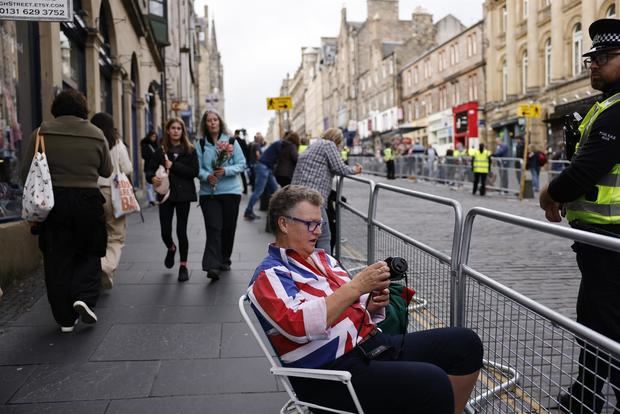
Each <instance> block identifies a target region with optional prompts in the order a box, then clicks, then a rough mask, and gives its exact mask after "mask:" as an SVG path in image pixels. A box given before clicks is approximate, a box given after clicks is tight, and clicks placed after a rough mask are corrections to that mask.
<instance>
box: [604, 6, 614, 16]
mask: <svg viewBox="0 0 620 414" xmlns="http://www.w3.org/2000/svg"><path fill="white" fill-rule="evenodd" d="M605 17H607V18H608V19H615V18H616V5H615V4H612V5H611V6H609V7H608V8H607V11H606V12H605Z"/></svg>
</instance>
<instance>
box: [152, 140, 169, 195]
mask: <svg viewBox="0 0 620 414" xmlns="http://www.w3.org/2000/svg"><path fill="white" fill-rule="evenodd" d="M164 159H165V160H168V155H166V153H165V152H164ZM155 177H157V178H159V180H160V183H159V185H155V184H153V189H154V190H155V192H156V193H157V194H160V195H161V196H162V197H158V200H159V202H160V203H163V202H165V201H166V200H167V199H168V197H169V196H170V178H169V177H168V170H166V168H165V167H164V166H163V165H160V166H159V167H158V168H157V171H155Z"/></svg>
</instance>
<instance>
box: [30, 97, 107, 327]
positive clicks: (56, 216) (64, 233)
mask: <svg viewBox="0 0 620 414" xmlns="http://www.w3.org/2000/svg"><path fill="white" fill-rule="evenodd" d="M52 115H54V118H55V119H54V120H52V121H46V122H43V123H42V124H41V127H40V128H39V132H40V133H41V135H43V137H44V139H45V149H46V157H47V159H48V162H49V169H50V174H51V177H52V183H53V186H54V208H52V210H51V211H50V213H49V215H48V216H47V219H46V220H45V221H44V222H43V223H41V224H39V225H38V228H37V230H38V233H39V248H40V249H41V252H42V253H43V269H44V272H45V285H46V287H47V298H48V300H49V303H50V306H51V308H52V314H53V315H54V319H55V320H56V322H57V323H58V324H59V325H60V330H61V332H72V331H73V328H74V326H75V325H76V324H77V322H78V318H81V320H82V322H84V323H91V324H92V323H95V322H97V315H95V313H94V312H93V308H94V307H95V305H96V304H97V299H98V298H99V286H100V277H101V276H100V273H101V257H104V256H105V255H106V247H107V233H106V223H105V216H104V212H103V203H104V201H105V199H104V198H103V196H102V195H101V192H100V191H99V186H98V185H97V180H98V179H99V176H102V177H109V176H110V175H111V174H112V161H111V159H110V150H109V148H108V143H107V141H106V138H105V136H104V135H103V132H102V131H101V130H100V129H99V128H97V127H96V126H94V125H93V124H91V123H90V122H89V121H88V105H87V103H86V98H85V97H84V95H82V94H81V93H80V92H78V91H75V90H66V91H62V92H61V93H60V94H59V95H58V96H56V98H55V99H54V102H53V103H52ZM35 137H36V131H35V132H34V133H33V134H32V136H31V139H32V141H30V142H24V146H23V148H24V158H23V160H24V161H26V162H23V163H22V165H23V166H24V167H23V170H22V179H23V180H24V181H25V180H26V177H27V176H28V171H29V167H30V160H32V158H33V155H34V141H35V140H34V138H35Z"/></svg>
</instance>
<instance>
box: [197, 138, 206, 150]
mask: <svg viewBox="0 0 620 414" xmlns="http://www.w3.org/2000/svg"><path fill="white" fill-rule="evenodd" d="M198 142H199V143H200V149H201V150H202V153H203V154H204V152H205V139H204V138H200V139H199V140H198Z"/></svg>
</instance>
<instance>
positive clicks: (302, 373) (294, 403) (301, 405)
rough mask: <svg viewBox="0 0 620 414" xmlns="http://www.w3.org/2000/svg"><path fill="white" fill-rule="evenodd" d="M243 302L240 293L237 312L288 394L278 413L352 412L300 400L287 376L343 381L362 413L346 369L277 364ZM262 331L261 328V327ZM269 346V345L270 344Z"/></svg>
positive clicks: (360, 413) (361, 411)
mask: <svg viewBox="0 0 620 414" xmlns="http://www.w3.org/2000/svg"><path fill="white" fill-rule="evenodd" d="M245 302H247V303H248V305H249V303H250V300H249V299H248V297H247V295H242V296H241V297H240V298H239V312H241V315H242V316H243V320H244V321H245V323H246V324H247V325H248V328H250V331H251V332H252V334H253V335H254V338H255V339H256V342H258V345H259V346H260V349H261V350H262V351H263V353H264V354H265V356H266V357H267V359H268V360H269V364H271V369H270V371H271V373H272V374H273V375H275V376H276V378H277V379H278V381H279V382H280V384H282V387H284V389H285V390H286V393H287V394H288V396H289V400H288V401H287V402H286V404H284V406H283V407H282V409H281V410H280V414H287V413H294V412H297V413H299V414H304V413H308V412H309V411H308V409H309V408H316V409H320V410H325V411H330V412H332V413H341V414H354V413H351V412H350V411H341V410H336V409H334V408H329V407H324V406H321V405H317V404H313V403H311V402H306V401H301V400H300V399H298V398H297V395H295V391H293V387H292V386H291V384H290V382H289V381H288V377H300V378H312V379H320V380H327V381H338V382H341V383H343V384H344V385H345V386H346V387H347V390H348V391H349V394H350V395H351V399H352V400H353V403H354V404H355V408H356V410H357V411H356V412H357V413H359V414H364V410H362V406H361V404H360V402H359V400H358V398H357V394H355V390H354V389H353V384H352V383H351V373H350V372H348V371H332V370H327V369H307V368H285V367H282V366H281V365H280V364H279V361H277V360H276V359H275V358H274V357H273V356H271V353H270V352H269V348H268V347H267V345H266V344H265V342H264V341H263V338H262V337H261V336H260V334H259V331H258V330H257V329H256V327H255V326H254V324H253V323H252V320H251V319H250V316H249V314H248V312H247V310H246V305H245ZM261 332H262V328H261ZM270 346H271V345H270Z"/></svg>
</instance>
